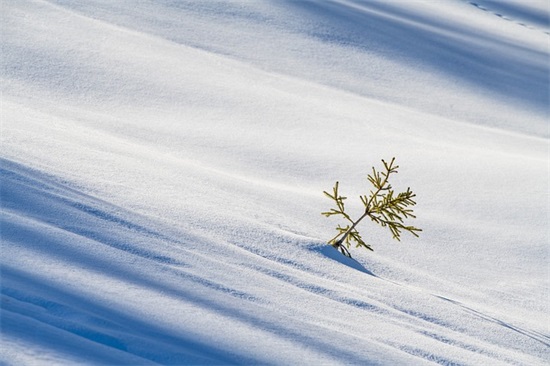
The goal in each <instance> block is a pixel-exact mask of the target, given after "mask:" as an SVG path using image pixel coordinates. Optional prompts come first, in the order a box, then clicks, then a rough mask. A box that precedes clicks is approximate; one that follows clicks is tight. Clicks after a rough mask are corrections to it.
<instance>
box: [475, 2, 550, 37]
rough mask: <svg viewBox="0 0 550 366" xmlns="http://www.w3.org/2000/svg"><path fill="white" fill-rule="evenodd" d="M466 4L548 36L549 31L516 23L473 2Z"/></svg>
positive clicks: (519, 22)
mask: <svg viewBox="0 0 550 366" xmlns="http://www.w3.org/2000/svg"><path fill="white" fill-rule="evenodd" d="M468 3H469V4H470V5H473V6H475V7H476V8H478V9H479V10H483V11H486V12H488V13H491V14H493V15H495V16H497V17H499V18H502V19H504V20H507V21H509V22H513V23H515V24H518V25H520V26H522V27H525V28H528V29H532V30H536V31H540V32H543V33H545V34H547V35H550V32H549V31H545V30H542V29H540V28H537V27H534V26H532V25H529V24H526V23H524V22H521V21H516V20H514V19H512V18H509V17H507V16H505V15H504V14H501V13H500V12H496V11H493V10H491V9H489V8H487V7H485V6H483V5H481V4H478V3H476V2H474V1H469V2H468Z"/></svg>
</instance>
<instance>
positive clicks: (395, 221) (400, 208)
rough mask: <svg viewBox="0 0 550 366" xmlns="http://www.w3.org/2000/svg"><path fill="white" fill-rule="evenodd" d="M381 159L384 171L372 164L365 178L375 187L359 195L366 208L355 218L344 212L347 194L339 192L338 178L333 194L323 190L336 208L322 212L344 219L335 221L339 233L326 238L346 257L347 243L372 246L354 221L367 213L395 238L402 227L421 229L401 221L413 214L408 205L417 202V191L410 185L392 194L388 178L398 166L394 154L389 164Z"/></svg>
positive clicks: (328, 215) (417, 230)
mask: <svg viewBox="0 0 550 366" xmlns="http://www.w3.org/2000/svg"><path fill="white" fill-rule="evenodd" d="M382 163H383V164H384V169H385V171H383V172H378V171H377V170H376V169H375V168H374V167H373V168H372V174H369V175H368V180H369V182H370V183H371V184H372V185H373V187H374V189H372V190H371V191H370V195H362V196H359V197H360V198H361V202H363V205H364V206H365V211H364V213H363V214H362V215H361V216H360V217H359V218H358V219H357V220H353V219H352V218H351V217H350V215H349V214H348V213H347V212H346V210H345V207H344V200H346V199H347V197H343V196H341V195H340V193H339V192H338V182H336V184H335V185H334V187H333V188H332V194H330V193H328V192H326V191H324V192H323V193H324V194H325V195H326V196H327V197H328V198H330V199H331V200H333V201H334V203H335V204H336V208H332V209H331V210H330V211H327V212H323V213H322V214H323V215H325V216H326V217H330V216H342V217H343V218H344V220H345V222H346V225H345V226H341V225H340V224H338V226H337V227H336V231H338V234H336V236H335V237H334V238H332V239H331V240H329V242H328V244H330V245H332V246H333V247H334V248H336V249H338V250H340V252H341V253H342V254H343V255H345V256H347V257H351V254H350V252H349V247H350V245H351V243H352V242H354V243H355V244H356V247H357V248H359V247H363V248H366V249H368V250H373V249H372V247H371V246H370V244H367V243H365V241H364V240H363V238H362V237H361V235H360V234H359V231H357V225H358V224H359V222H361V220H363V219H364V218H365V217H369V218H370V219H371V221H373V222H375V223H377V224H378V225H381V226H382V227H387V228H388V229H389V230H390V231H391V233H392V236H393V238H394V239H396V240H398V241H400V240H401V232H402V231H408V232H409V233H411V234H413V235H414V236H416V237H418V234H417V232H419V231H422V230H421V229H418V228H416V227H414V226H406V225H405V224H404V219H407V218H416V216H415V215H413V210H412V208H409V207H412V206H414V205H416V202H415V201H414V200H413V198H414V197H416V195H415V194H414V193H413V192H412V191H411V189H410V188H407V190H406V191H404V192H401V193H398V194H395V192H394V190H393V189H392V186H391V185H390V183H389V178H390V175H392V174H397V169H398V168H399V166H397V165H394V164H395V158H393V159H392V160H391V162H390V163H389V164H388V163H386V162H385V161H384V160H382Z"/></svg>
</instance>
